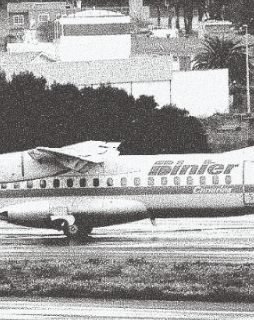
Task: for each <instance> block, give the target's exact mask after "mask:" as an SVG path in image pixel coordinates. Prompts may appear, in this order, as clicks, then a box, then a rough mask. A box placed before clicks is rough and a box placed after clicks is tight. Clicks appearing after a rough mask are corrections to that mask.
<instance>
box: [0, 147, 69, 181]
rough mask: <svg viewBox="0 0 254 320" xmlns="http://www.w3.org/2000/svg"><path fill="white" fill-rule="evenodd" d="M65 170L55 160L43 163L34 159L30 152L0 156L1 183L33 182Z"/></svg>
mask: <svg viewBox="0 0 254 320" xmlns="http://www.w3.org/2000/svg"><path fill="white" fill-rule="evenodd" d="M62 170H63V167H62V166H61V165H60V164H57V163H56V162H55V161H54V159H52V161H51V162H49V161H47V163H43V161H37V160H35V159H33V158H32V157H31V156H30V155H29V153H28V151H24V152H14V153H8V154H1V155H0V182H1V183H3V182H14V181H23V180H32V179H39V178H44V177H47V176H52V175H54V174H57V173H59V172H61V171H62Z"/></svg>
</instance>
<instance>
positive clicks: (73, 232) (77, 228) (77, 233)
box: [63, 221, 93, 240]
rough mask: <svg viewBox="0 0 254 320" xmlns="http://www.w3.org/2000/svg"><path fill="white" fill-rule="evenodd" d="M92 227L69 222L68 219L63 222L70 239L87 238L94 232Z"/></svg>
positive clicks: (64, 230) (65, 232)
mask: <svg viewBox="0 0 254 320" xmlns="http://www.w3.org/2000/svg"><path fill="white" fill-rule="evenodd" d="M92 229H93V228H91V227H88V226H81V225H77V224H75V223H74V224H71V225H70V224H69V223H68V222H67V221H65V222H64V224H63V232H64V234H65V235H66V237H67V238H68V239H80V240H85V239H87V238H88V235H89V234H90V233H91V232H92Z"/></svg>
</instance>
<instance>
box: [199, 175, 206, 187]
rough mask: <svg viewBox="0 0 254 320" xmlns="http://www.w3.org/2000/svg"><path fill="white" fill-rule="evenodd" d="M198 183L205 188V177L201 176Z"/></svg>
mask: <svg viewBox="0 0 254 320" xmlns="http://www.w3.org/2000/svg"><path fill="white" fill-rule="evenodd" d="M199 182H200V185H201V186H205V185H206V177H205V176H201V177H200V178H199Z"/></svg>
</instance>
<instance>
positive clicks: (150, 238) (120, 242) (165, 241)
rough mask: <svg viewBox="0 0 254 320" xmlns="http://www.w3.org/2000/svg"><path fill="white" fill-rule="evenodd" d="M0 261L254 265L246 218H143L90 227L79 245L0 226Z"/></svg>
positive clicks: (253, 235)
mask: <svg viewBox="0 0 254 320" xmlns="http://www.w3.org/2000/svg"><path fill="white" fill-rule="evenodd" d="M0 234H1V236H0V243H1V246H0V259H1V260H5V259H11V260H13V259H15V260H19V259H52V258H59V259H67V258H68V257H73V258H79V257H84V256H86V257H87V258H94V257H100V258H105V259H111V258H112V259H113V258H119V257H121V258H123V259H124V258H129V257H133V258H136V257H145V259H146V260H148V261H149V260H153V259H158V257H159V259H160V260H161V261H168V260H169V259H170V261H178V262H179V261H186V260H188V261H196V260H200V261H205V262H223V263H254V220H253V218H252V217H237V218H236V217H234V218H224V219H223V218H213V219H211V218H210V219H208V218H205V219H190V218H189V219H158V220H157V226H155V227H154V226H152V225H151V223H150V221H149V220H148V219H147V220H143V221H140V222H136V223H130V224H126V225H119V226H111V227H107V228H98V229H94V230H93V232H92V234H91V236H90V237H89V239H88V240H87V242H85V243H79V242H71V243H68V241H67V240H66V238H65V237H63V235H62V233H61V232H56V231H52V230H40V229H39V230H37V229H28V228H18V227H16V226H14V227H13V226H11V227H10V225H8V224H5V223H2V224H1V225H0Z"/></svg>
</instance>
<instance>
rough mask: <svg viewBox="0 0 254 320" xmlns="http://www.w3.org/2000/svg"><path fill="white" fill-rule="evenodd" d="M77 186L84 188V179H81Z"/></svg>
mask: <svg viewBox="0 0 254 320" xmlns="http://www.w3.org/2000/svg"><path fill="white" fill-rule="evenodd" d="M79 185H80V187H81V188H84V187H86V179H84V178H82V179H80V180H79Z"/></svg>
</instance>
